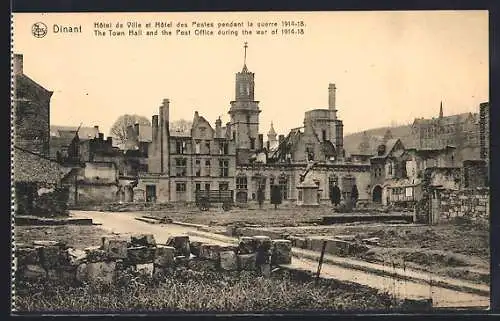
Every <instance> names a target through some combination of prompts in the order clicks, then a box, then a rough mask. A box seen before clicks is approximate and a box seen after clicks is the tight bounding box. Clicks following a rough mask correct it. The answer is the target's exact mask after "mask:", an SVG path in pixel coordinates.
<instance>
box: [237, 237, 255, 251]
mask: <svg viewBox="0 0 500 321" xmlns="http://www.w3.org/2000/svg"><path fill="white" fill-rule="evenodd" d="M255 248H256V244H255V240H254V239H253V238H252V237H249V236H242V237H240V240H239V243H238V254H251V253H255Z"/></svg>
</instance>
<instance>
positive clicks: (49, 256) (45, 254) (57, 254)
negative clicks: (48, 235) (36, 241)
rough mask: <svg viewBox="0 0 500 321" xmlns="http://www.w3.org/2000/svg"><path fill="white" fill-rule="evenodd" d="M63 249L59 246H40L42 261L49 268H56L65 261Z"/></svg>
mask: <svg viewBox="0 0 500 321" xmlns="http://www.w3.org/2000/svg"><path fill="white" fill-rule="evenodd" d="M62 252H63V250H62V249H61V248H60V247H59V246H55V245H47V246H42V247H40V248H39V255H40V262H41V263H42V266H43V267H44V268H45V269H47V270H50V269H54V268H56V267H59V266H61V265H62V264H63V263H64V255H63V254H62Z"/></svg>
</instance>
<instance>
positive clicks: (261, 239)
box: [253, 235, 272, 251]
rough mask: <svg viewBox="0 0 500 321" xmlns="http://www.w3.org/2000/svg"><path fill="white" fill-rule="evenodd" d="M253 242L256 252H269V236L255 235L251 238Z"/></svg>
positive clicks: (270, 243)
mask: <svg viewBox="0 0 500 321" xmlns="http://www.w3.org/2000/svg"><path fill="white" fill-rule="evenodd" d="M253 239H254V241H255V250H256V251H269V250H271V247H272V242H271V238H270V237H269V236H264V235H257V236H254V237H253Z"/></svg>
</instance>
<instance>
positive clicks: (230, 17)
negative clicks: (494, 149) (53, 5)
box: [11, 11, 490, 314]
mask: <svg viewBox="0 0 500 321" xmlns="http://www.w3.org/2000/svg"><path fill="white" fill-rule="evenodd" d="M12 30H13V31H12V35H13V43H12V111H13V119H12V124H13V127H12V132H13V152H12V155H11V157H12V166H13V169H12V171H13V181H12V191H13V199H14V204H13V212H14V215H13V221H12V224H13V225H12V227H13V236H14V242H13V244H12V259H13V271H12V275H13V291H12V307H13V312H12V313H15V314H20V313H25V312H32V313H45V314H46V313H51V314H58V313H69V312H78V313H85V314H89V313H90V314H92V313H99V314H102V313H125V312H128V313H147V312H165V313H167V312H169V313H171V312H185V311H187V312H218V313H220V312H232V313H248V312H252V313H273V312H286V311H294V312H297V311H299V312H306V311H329V312H332V313H334V312H340V311H356V312H362V313H365V312H366V313H370V312H377V313H380V312H382V313H394V312H401V311H420V312H421V311H441V310H443V309H444V310H446V309H451V310H455V309H471V310H475V311H481V310H487V309H489V307H490V244H489V226H490V223H489V215H490V205H489V204H490V201H489V200H490V197H489V195H490V190H489V138H490V134H489V133H490V131H489V123H490V120H489V80H488V73H489V51H488V50H489V47H488V37H489V31H488V12H487V11H414V12H412V11H394V12H383V11H366V12H355V11H350V12H347V11H346V12H341V11H337V12H219V13H217V12H211V13H208V12H206V13H195V12H191V13H14V14H13V18H12Z"/></svg>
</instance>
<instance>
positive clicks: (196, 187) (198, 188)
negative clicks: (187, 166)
mask: <svg viewBox="0 0 500 321" xmlns="http://www.w3.org/2000/svg"><path fill="white" fill-rule="evenodd" d="M195 190H196V191H201V184H200V183H196V185H195Z"/></svg>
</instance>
